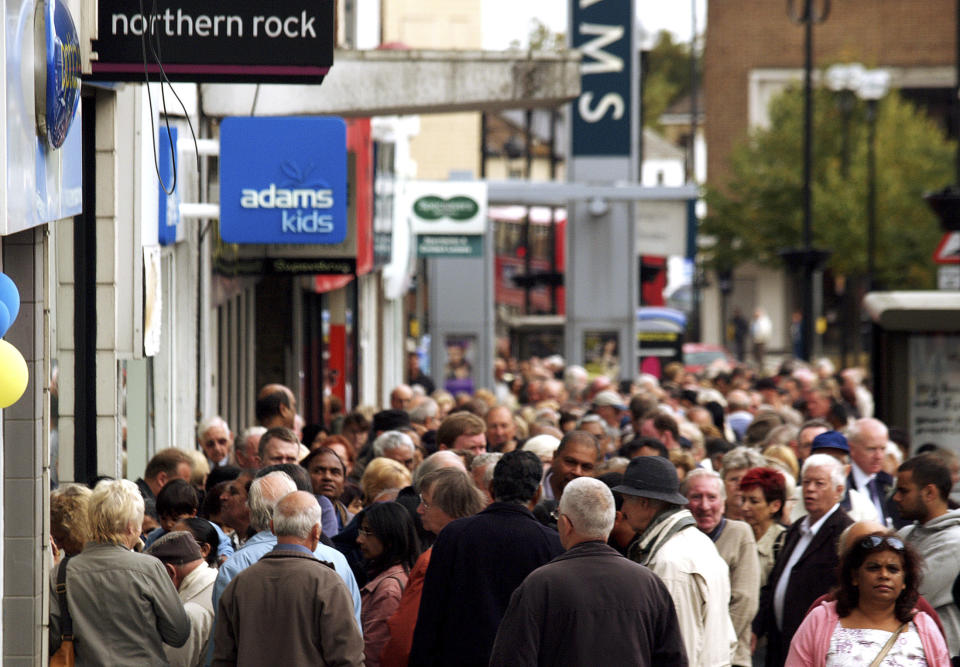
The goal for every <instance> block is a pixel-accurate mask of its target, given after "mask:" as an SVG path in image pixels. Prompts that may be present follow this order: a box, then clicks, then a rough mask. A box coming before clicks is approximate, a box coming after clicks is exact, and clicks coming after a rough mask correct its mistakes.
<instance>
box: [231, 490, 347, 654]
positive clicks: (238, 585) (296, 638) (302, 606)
mask: <svg viewBox="0 0 960 667" xmlns="http://www.w3.org/2000/svg"><path fill="white" fill-rule="evenodd" d="M271 474H272V473H271ZM268 477H269V475H268ZM263 479H266V478H263ZM320 517H321V510H320V506H319V505H318V504H317V499H316V498H314V496H313V494H311V493H307V492H305V491H294V492H292V493H289V494H287V495H285V496H284V497H283V498H281V499H280V500H279V502H277V503H276V507H275V509H274V511H273V519H272V520H271V522H270V525H271V529H272V531H273V533H274V534H275V535H276V544H275V546H274V547H273V548H272V549H271V550H270V551H269V552H267V553H266V554H264V555H263V557H262V558H261V559H260V560H259V561H258V562H257V563H255V564H253V565H251V566H250V567H249V568H247V569H246V570H244V571H243V572H241V573H239V574H238V575H237V576H236V577H235V578H234V579H233V581H231V582H230V585H229V586H227V588H226V590H225V591H224V592H223V596H222V597H221V598H220V601H219V607H218V610H219V614H220V616H221V621H220V623H219V625H218V626H217V630H216V635H215V642H216V647H215V651H214V660H213V664H214V665H236V664H237V663H238V660H239V659H240V656H243V661H244V662H245V663H249V664H290V665H295V664H311V665H312V664H322V665H362V664H363V636H362V635H361V633H360V628H359V627H358V626H357V625H356V623H354V622H352V621H351V620H350V618H351V611H353V603H352V601H351V599H350V592H349V591H348V590H347V587H346V586H345V585H344V583H343V580H342V579H341V578H340V577H338V576H337V575H336V573H335V572H334V571H333V567H332V565H331V564H330V563H329V562H322V561H321V560H319V559H318V558H317V557H316V556H315V553H314V550H315V549H316V548H317V546H318V545H319V543H320V535H321V527H320Z"/></svg>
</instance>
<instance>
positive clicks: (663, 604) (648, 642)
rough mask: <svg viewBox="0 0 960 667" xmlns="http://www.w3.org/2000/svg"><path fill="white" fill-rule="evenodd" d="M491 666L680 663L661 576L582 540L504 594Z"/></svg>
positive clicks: (676, 666)
mask: <svg viewBox="0 0 960 667" xmlns="http://www.w3.org/2000/svg"><path fill="white" fill-rule="evenodd" d="M490 665H491V667H508V666H509V667H514V666H515V667H533V666H534V665H542V666H544V667H548V666H550V667H552V666H554V665H637V666H639V667H646V666H647V665H650V666H653V665H656V666H658V667H660V666H662V667H686V665H687V655H686V652H685V651H684V648H683V637H682V636H681V635H680V624H679V622H678V621H677V612H676V609H675V608H674V605H673V598H671V597H670V593H669V592H668V591H667V588H666V586H664V585H663V582H661V581H660V579H659V578H658V577H657V575H655V574H653V572H651V571H650V570H648V569H647V568H645V567H644V566H643V565H640V564H638V563H634V562H633V561H631V560H628V559H626V558H624V557H623V556H621V555H620V554H619V553H617V552H616V551H615V550H613V549H611V548H610V547H608V546H607V545H606V544H604V543H603V542H584V543H582V544H578V545H576V546H574V547H572V548H571V549H570V550H569V551H567V552H566V553H564V554H561V555H560V556H557V557H556V558H554V559H553V560H552V561H550V562H549V563H548V564H546V565H544V566H543V567H541V568H538V569H536V570H534V571H533V573H532V574H530V576H529V577H527V578H526V579H525V580H524V582H523V584H522V585H521V586H520V588H518V589H517V590H516V591H515V592H514V593H513V596H512V597H511V598H510V607H509V608H508V609H507V613H506V614H505V615H504V617H503V621H502V622H501V623H500V630H499V631H498V632H497V639H496V642H495V643H494V645H493V654H492V655H491V657H490Z"/></svg>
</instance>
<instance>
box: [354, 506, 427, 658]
mask: <svg viewBox="0 0 960 667" xmlns="http://www.w3.org/2000/svg"><path fill="white" fill-rule="evenodd" d="M357 544H358V545H360V552H361V553H362V554H363V558H364V560H365V561H366V565H367V571H368V573H369V575H370V581H369V582H368V583H367V585H366V586H364V587H363V588H362V589H361V590H360V600H361V605H360V609H361V612H360V614H361V620H362V622H363V644H364V646H363V652H364V664H366V665H367V667H379V665H380V652H381V650H382V649H383V646H384V644H386V643H387V640H388V639H389V638H390V629H389V627H388V626H387V619H388V618H390V616H391V614H393V612H394V611H396V609H397V606H398V605H399V604H400V596H401V594H402V593H403V589H404V587H405V586H406V585H407V577H408V575H409V573H410V570H411V568H413V565H414V563H416V561H417V558H418V557H419V556H420V540H419V539H418V538H417V530H416V528H415V527H414V525H413V519H412V518H411V517H410V513H409V512H408V511H407V509H406V508H405V507H404V506H403V505H401V504H400V503H396V502H389V503H375V504H373V505H371V506H370V507H368V508H367V509H366V510H365V511H364V513H363V519H362V521H361V523H360V533H359V535H358V536H357Z"/></svg>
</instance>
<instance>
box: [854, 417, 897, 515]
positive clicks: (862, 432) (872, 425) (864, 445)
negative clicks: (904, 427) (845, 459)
mask: <svg viewBox="0 0 960 667" xmlns="http://www.w3.org/2000/svg"><path fill="white" fill-rule="evenodd" d="M847 440H848V442H849V443H850V458H851V459H852V464H851V466H850V475H849V476H848V477H847V486H848V487H849V488H850V489H856V490H857V491H859V492H860V493H863V494H864V495H866V496H867V497H868V498H869V499H870V501H871V502H872V503H873V506H874V507H876V508H877V517H878V518H879V521H880V523H884V524H886V525H887V526H888V527H889V526H891V525H892V519H893V517H892V516H891V509H892V506H891V505H890V504H889V503H888V502H887V497H888V495H889V494H890V493H891V490H892V488H893V477H891V476H890V475H889V474H887V473H885V472H884V471H883V459H884V457H885V456H886V453H887V440H889V435H888V433H887V427H886V425H885V424H884V423H883V422H882V421H880V420H879V419H872V418H871V419H858V420H857V421H855V422H854V423H853V426H851V427H850V430H849V431H848V433H847Z"/></svg>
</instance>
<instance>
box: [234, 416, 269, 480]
mask: <svg viewBox="0 0 960 667" xmlns="http://www.w3.org/2000/svg"><path fill="white" fill-rule="evenodd" d="M266 432H267V429H266V428H265V427H263V426H249V427H247V428H245V429H243V432H242V433H240V438H239V439H238V440H237V442H236V445H235V446H234V448H233V462H234V463H235V464H236V465H237V467H239V468H243V469H244V470H256V469H258V468H259V467H260V454H259V450H260V438H262V437H263V434H264V433H266Z"/></svg>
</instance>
